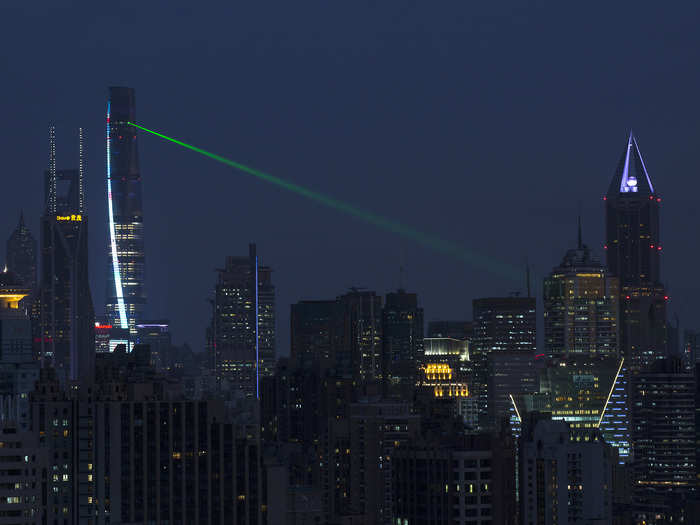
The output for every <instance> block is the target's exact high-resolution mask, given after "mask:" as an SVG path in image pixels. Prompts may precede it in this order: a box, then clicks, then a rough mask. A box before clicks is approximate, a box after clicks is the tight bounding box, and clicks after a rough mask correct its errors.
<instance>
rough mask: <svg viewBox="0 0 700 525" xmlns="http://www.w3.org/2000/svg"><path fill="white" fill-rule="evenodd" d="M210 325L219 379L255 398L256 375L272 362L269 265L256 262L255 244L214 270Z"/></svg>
mask: <svg viewBox="0 0 700 525" xmlns="http://www.w3.org/2000/svg"><path fill="white" fill-rule="evenodd" d="M218 274H219V275H218V280H217V284H216V289H215V292H214V302H213V307H214V312H213V319H212V324H211V327H210V329H209V338H210V346H211V350H212V355H213V359H214V369H215V371H216V375H217V378H218V380H219V381H220V382H223V381H229V382H230V383H231V385H232V386H233V388H235V389H237V390H240V391H242V392H243V393H245V394H246V395H247V396H249V397H258V395H259V378H260V377H261V376H268V375H271V374H272V373H273V371H274V366H275V287H274V285H273V284H272V269H271V268H270V267H269V266H262V265H261V264H260V263H259V260H258V256H257V252H256V248H255V244H251V245H250V247H249V253H248V256H243V257H232V256H229V257H226V265H225V267H224V268H223V269H220V270H218Z"/></svg>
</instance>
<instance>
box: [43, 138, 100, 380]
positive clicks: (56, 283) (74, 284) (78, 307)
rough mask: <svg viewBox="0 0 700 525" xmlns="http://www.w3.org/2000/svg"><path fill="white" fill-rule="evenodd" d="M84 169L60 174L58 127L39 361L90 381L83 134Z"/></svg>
mask: <svg viewBox="0 0 700 525" xmlns="http://www.w3.org/2000/svg"><path fill="white" fill-rule="evenodd" d="M79 135H80V141H79V146H80V148H79V161H80V163H79V166H80V167H79V168H78V169H74V170H58V169H57V168H56V146H55V133H54V128H53V127H51V128H50V130H49V139H50V155H49V169H48V171H46V177H45V185H44V187H45V196H46V208H45V210H44V214H43V216H42V218H41V279H40V286H41V292H40V298H39V300H40V316H39V317H40V319H39V324H40V327H41V330H40V335H39V336H38V337H39V339H40V345H39V347H40V350H39V356H38V357H39V358H40V360H41V361H42V362H44V363H48V364H51V365H52V366H54V367H55V368H56V370H57V373H58V377H59V378H60V380H61V381H63V382H65V381H77V380H80V381H83V382H90V381H91V378H92V376H93V373H94V362H95V361H94V359H95V346H94V345H95V335H94V327H95V313H94V309H93V305H92V297H91V295H90V282H89V279H88V216H87V213H86V210H85V193H84V182H83V180H84V165H83V160H82V159H83V134H82V129H81V130H80V133H79Z"/></svg>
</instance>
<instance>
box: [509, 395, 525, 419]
mask: <svg viewBox="0 0 700 525" xmlns="http://www.w3.org/2000/svg"><path fill="white" fill-rule="evenodd" d="M508 396H510V401H511V403H513V408H514V409H515V415H516V416H518V421H520V422H521V423H522V422H523V418H521V417H520V412H519V411H518V406H517V405H516V404H515V399H513V394H508Z"/></svg>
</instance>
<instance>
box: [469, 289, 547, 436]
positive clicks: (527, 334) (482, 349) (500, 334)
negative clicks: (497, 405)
mask: <svg viewBox="0 0 700 525" xmlns="http://www.w3.org/2000/svg"><path fill="white" fill-rule="evenodd" d="M472 310H473V314H474V324H473V330H474V333H473V339H472V344H471V346H470V348H469V358H470V360H471V361H472V362H473V379H472V382H471V385H470V389H471V391H472V394H473V395H474V396H476V397H478V399H479V413H480V424H481V425H482V426H487V425H489V424H492V423H494V422H492V421H489V417H488V374H489V370H488V356H489V354H490V353H492V352H503V351H508V352H523V353H525V354H526V355H529V356H533V357H534V353H535V349H536V335H535V330H536V327H537V321H536V317H535V298H534V297H490V298H484V299H474V301H473V305H472ZM493 372H494V373H495V372H497V371H495V370H494V371H493Z"/></svg>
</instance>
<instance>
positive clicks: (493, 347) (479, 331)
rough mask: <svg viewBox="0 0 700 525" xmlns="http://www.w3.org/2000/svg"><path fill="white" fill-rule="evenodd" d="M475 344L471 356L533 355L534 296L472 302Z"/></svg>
mask: <svg viewBox="0 0 700 525" xmlns="http://www.w3.org/2000/svg"><path fill="white" fill-rule="evenodd" d="M473 313H474V324H473V330H474V335H473V341H472V345H471V347H470V354H471V353H474V354H488V353H490V352H499V351H503V350H507V351H511V352H512V351H522V352H534V351H535V345H536V339H535V332H536V317H535V298H534V297H490V298H485V299H474V301H473Z"/></svg>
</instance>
